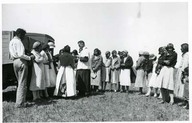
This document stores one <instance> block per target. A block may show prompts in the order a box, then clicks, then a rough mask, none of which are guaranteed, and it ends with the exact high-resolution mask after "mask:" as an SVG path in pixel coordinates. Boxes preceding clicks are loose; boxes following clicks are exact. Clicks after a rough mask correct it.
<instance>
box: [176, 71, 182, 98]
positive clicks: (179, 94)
mask: <svg viewBox="0 0 192 123" xmlns="http://www.w3.org/2000/svg"><path fill="white" fill-rule="evenodd" d="M181 76H182V71H181V69H177V72H176V76H175V88H174V94H175V96H176V97H183V95H184V84H183V83H182V82H181Z"/></svg>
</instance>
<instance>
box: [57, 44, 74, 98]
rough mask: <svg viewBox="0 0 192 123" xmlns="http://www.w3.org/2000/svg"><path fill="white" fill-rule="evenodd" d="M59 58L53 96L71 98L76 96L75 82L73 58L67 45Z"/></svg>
mask: <svg viewBox="0 0 192 123" xmlns="http://www.w3.org/2000/svg"><path fill="white" fill-rule="evenodd" d="M63 51H64V52H63V54H62V55H60V56H59V66H60V67H59V71H58V74H57V79H56V88H55V91H54V95H55V96H62V97H73V96H75V95H76V80H75V74H74V68H75V67H74V57H73V56H72V55H71V53H70V47H69V46H68V45H67V46H65V47H64V49H63Z"/></svg>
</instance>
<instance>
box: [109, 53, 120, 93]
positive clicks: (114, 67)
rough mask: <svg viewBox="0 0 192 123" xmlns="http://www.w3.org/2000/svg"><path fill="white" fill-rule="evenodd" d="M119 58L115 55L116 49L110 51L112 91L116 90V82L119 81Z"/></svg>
mask: <svg viewBox="0 0 192 123" xmlns="http://www.w3.org/2000/svg"><path fill="white" fill-rule="evenodd" d="M120 62H121V60H120V58H119V57H118V56H117V51H116V50H113V51H112V64H111V83H112V86H113V89H114V92H117V90H118V88H117V84H118V82H119V71H120Z"/></svg>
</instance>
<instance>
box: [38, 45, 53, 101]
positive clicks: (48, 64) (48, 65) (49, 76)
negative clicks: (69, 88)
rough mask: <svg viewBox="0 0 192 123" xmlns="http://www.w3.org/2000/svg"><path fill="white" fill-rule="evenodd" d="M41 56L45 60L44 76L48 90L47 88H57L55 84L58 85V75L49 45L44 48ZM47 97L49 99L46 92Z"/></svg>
mask: <svg viewBox="0 0 192 123" xmlns="http://www.w3.org/2000/svg"><path fill="white" fill-rule="evenodd" d="M40 54H41V55H42V56H43V58H44V60H43V64H44V74H45V84H46V85H45V86H46V90H47V88H49V87H55V84H56V73H55V69H54V67H53V62H52V57H51V54H50V53H49V45H48V44H46V45H44V46H43V47H42V51H41V53H40ZM45 95H47V96H46V97H48V93H47V91H46V92H45Z"/></svg>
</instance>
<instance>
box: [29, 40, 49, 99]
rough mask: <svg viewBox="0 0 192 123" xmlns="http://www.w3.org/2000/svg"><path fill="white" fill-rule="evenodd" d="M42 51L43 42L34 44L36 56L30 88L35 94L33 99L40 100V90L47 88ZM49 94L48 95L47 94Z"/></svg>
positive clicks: (33, 52)
mask: <svg viewBox="0 0 192 123" xmlns="http://www.w3.org/2000/svg"><path fill="white" fill-rule="evenodd" d="M40 52H41V43H40V42H35V43H34V44H33V49H32V51H31V53H32V54H33V55H34V56H35V59H34V62H33V67H32V76H31V83H30V90H31V91H32V94H33V100H34V101H39V99H40V98H41V97H40V91H41V90H45V88H46V84H45V78H44V76H45V73H44V64H43V60H44V59H43V56H42V55H41V54H40ZM46 96H47V95H46Z"/></svg>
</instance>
